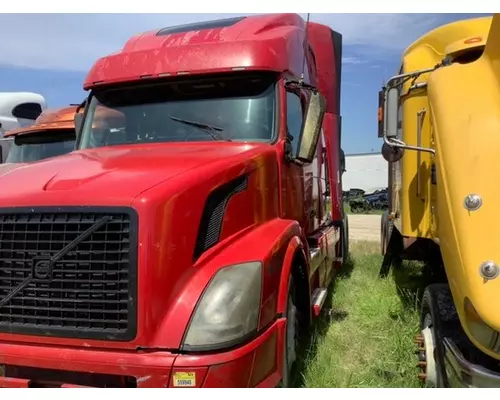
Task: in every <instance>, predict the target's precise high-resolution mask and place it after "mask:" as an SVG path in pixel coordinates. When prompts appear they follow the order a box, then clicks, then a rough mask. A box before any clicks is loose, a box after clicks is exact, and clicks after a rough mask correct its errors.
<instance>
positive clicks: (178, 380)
mask: <svg viewBox="0 0 500 400" xmlns="http://www.w3.org/2000/svg"><path fill="white" fill-rule="evenodd" d="M174 386H175V387H194V386H196V373H195V372H175V373H174Z"/></svg>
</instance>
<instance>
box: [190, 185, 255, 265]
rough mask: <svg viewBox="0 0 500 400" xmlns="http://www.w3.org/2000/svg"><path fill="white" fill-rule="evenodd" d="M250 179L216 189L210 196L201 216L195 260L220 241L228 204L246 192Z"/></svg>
mask: <svg viewBox="0 0 500 400" xmlns="http://www.w3.org/2000/svg"><path fill="white" fill-rule="evenodd" d="M247 186H248V177H247V176H245V175H244V176H240V177H239V178H236V179H234V180H232V181H231V182H228V183H226V184H224V185H222V186H220V187H218V188H217V189H215V190H214V191H213V192H212V193H210V195H209V196H208V198H207V200H206V202H205V208H204V209H203V214H202V216H201V223H200V230H199V231H198V238H197V240H196V245H195V250H194V259H195V260H196V259H197V258H198V257H200V256H201V255H202V254H203V252H205V251H207V250H208V249H210V248H211V247H213V246H215V245H216V244H217V243H218V242H219V240H220V234H221V230H222V221H223V220H224V213H225V212H226V207H227V204H228V203H229V200H230V199H231V197H232V196H234V195H235V194H237V193H241V192H243V191H244V190H246V188H247Z"/></svg>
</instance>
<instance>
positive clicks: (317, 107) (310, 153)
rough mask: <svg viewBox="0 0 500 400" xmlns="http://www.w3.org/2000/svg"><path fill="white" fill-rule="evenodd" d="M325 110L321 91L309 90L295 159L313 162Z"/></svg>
mask: <svg viewBox="0 0 500 400" xmlns="http://www.w3.org/2000/svg"><path fill="white" fill-rule="evenodd" d="M325 110H326V103H325V99H324V98H323V96H322V95H321V94H320V93H319V92H309V93H308V101H307V105H306V112H305V117H304V123H303V124H302V132H301V133H300V138H299V142H298V146H297V154H295V155H294V156H295V159H297V160H299V161H301V162H304V163H311V162H312V161H313V160H314V155H315V153H316V149H317V146H318V140H319V135H320V132H321V128H322V126H323V117H324V115H325Z"/></svg>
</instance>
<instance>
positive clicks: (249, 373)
mask: <svg viewBox="0 0 500 400" xmlns="http://www.w3.org/2000/svg"><path fill="white" fill-rule="evenodd" d="M284 334H285V320H284V319H279V320H277V321H276V322H275V323H274V324H273V325H272V326H270V327H269V328H268V329H267V330H266V331H265V332H264V333H262V334H261V335H260V336H258V337H257V338H255V339H254V340H253V341H251V342H250V343H247V344H245V345H244V346H242V347H239V348H237V349H234V350H231V351H228V352H225V353H217V354H210V355H177V354H173V353H171V352H167V351H154V352H153V351H152V352H147V351H144V352H118V351H115V350H114V351H107V350H93V349H85V348H67V347H66V348H59V347H49V346H37V345H25V344H13V343H0V388H2V387H3V388H7V387H25V388H29V387H106V386H113V387H116V386H125V387H150V388H161V387H163V388H165V387H275V386H277V385H278V383H279V381H280V380H281V372H280V371H281V370H282V369H281V365H282V359H283V357H282V349H283V347H284V346H283V340H284Z"/></svg>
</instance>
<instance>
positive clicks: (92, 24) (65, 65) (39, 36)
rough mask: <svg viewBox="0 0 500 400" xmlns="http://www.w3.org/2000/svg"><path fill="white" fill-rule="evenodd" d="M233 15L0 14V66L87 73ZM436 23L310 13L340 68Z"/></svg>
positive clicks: (413, 17) (396, 47) (395, 48)
mask: <svg viewBox="0 0 500 400" xmlns="http://www.w3.org/2000/svg"><path fill="white" fill-rule="evenodd" d="M235 15H243V14H1V15H0V36H1V37H3V38H4V39H5V40H3V41H2V46H1V51H0V56H1V58H0V64H4V65H11V66H19V67H31V68H43V69H63V70H74V71H87V70H88V69H89V68H90V66H91V65H92V63H93V62H94V61H95V60H96V59H97V58H98V57H101V56H103V55H106V54H109V53H112V52H115V51H117V50H119V49H120V48H121V47H122V46H123V45H124V44H125V42H126V41H127V39H128V38H130V37H131V36H133V35H134V34H137V33H140V32H143V31H148V30H151V29H157V28H162V27H165V26H170V25H177V24H183V23H188V22H194V21H200V20H209V19H216V18H224V17H230V16H235ZM302 16H303V17H304V18H305V17H306V14H302ZM438 18H439V17H438V16H433V15H429V14H427V15H417V14H311V20H312V21H316V22H320V23H324V24H327V25H330V26H331V27H332V28H333V29H335V30H336V31H338V32H340V33H342V35H343V40H344V45H345V48H344V55H345V57H344V59H343V62H344V63H345V64H359V63H362V62H365V61H366V59H367V58H370V61H372V59H373V58H374V57H375V58H377V56H383V55H386V54H388V53H389V54H390V53H394V54H397V53H396V52H399V51H401V50H402V49H404V48H405V47H406V46H407V45H408V44H410V43H411V42H412V41H413V40H414V39H415V38H417V37H418V36H419V35H420V34H421V33H423V32H425V31H426V30H427V29H429V28H430V27H433V26H435V25H436V24H437V20H438ZM7 38H8V39H7ZM346 50H347V52H346ZM346 53H347V54H346Z"/></svg>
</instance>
